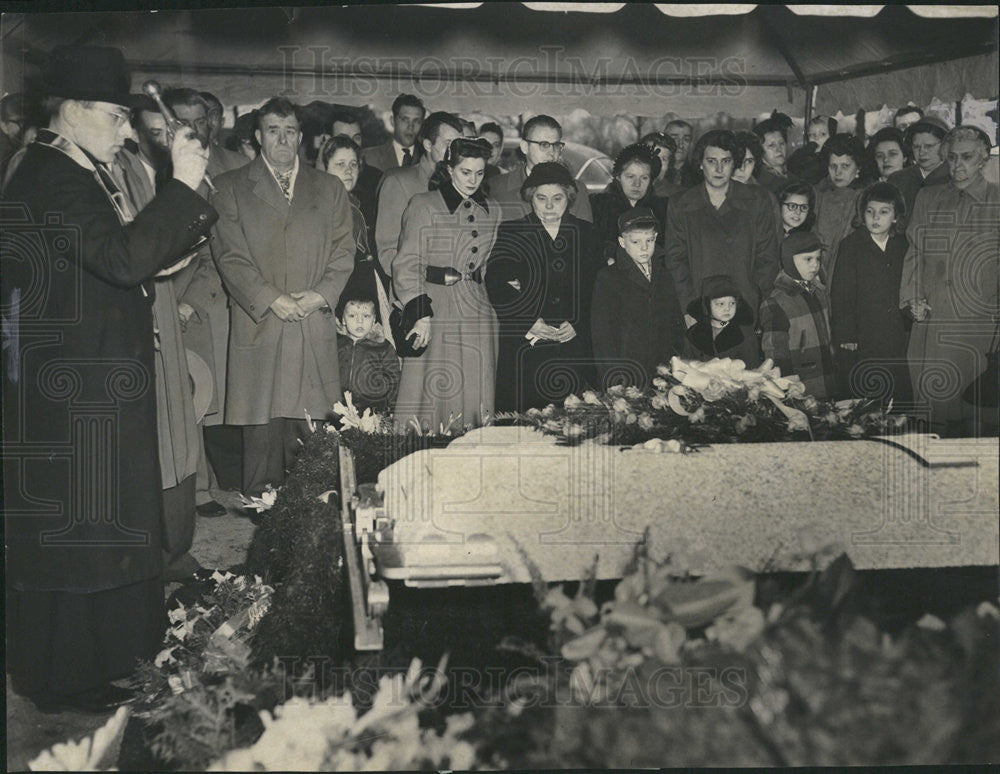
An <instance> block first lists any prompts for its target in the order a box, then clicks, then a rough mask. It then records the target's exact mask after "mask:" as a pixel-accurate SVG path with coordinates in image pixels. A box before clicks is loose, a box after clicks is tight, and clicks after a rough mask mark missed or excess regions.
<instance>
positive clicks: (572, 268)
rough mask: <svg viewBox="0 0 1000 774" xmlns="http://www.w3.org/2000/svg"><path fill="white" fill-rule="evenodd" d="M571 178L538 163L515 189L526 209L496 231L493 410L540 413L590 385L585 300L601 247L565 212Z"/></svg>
mask: <svg viewBox="0 0 1000 774" xmlns="http://www.w3.org/2000/svg"><path fill="white" fill-rule="evenodd" d="M576 192H577V188H576V183H575V182H574V181H573V178H572V177H570V174H569V171H568V170H567V169H566V168H565V167H563V166H562V165H561V164H557V163H554V162H550V163H543V164H536V165H535V166H534V167H533V168H532V170H531V174H530V175H529V176H528V178H527V179H526V180H525V181H524V184H523V185H522V186H521V195H522V198H523V199H524V200H525V201H527V202H528V203H529V204H530V205H531V208H532V212H531V213H530V214H528V215H525V216H524V217H523V218H518V219H516V220H508V221H505V222H503V223H501V224H500V229H499V231H498V232H497V240H496V243H495V244H494V246H493V251H492V252H491V253H490V258H489V261H488V262H487V265H486V279H485V284H486V292H487V293H488V294H489V298H490V303H491V304H492V305H493V308H494V310H495V311H496V314H497V319H498V321H499V325H500V341H499V348H498V351H497V376H496V409H497V411H527V410H528V409H529V408H544V407H545V406H546V405H548V404H549V403H553V402H556V401H560V400H562V399H563V398H564V397H565V396H566V395H568V394H569V393H571V392H573V393H578V392H579V391H580V390H581V389H582V388H583V387H584V386H586V385H588V384H591V383H592V382H593V381H594V373H593V355H592V352H591V346H590V315H589V312H590V298H591V294H592V292H593V286H594V274H595V271H596V264H597V260H598V253H599V247H598V242H597V237H596V234H595V232H594V227H593V226H592V225H591V224H590V223H588V222H587V221H585V220H581V219H579V218H577V217H575V216H573V215H571V214H570V213H569V212H568V211H567V210H568V208H569V207H570V206H571V205H572V203H573V200H574V199H575V197H576Z"/></svg>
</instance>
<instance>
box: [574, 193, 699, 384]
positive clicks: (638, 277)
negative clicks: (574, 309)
mask: <svg viewBox="0 0 1000 774" xmlns="http://www.w3.org/2000/svg"><path fill="white" fill-rule="evenodd" d="M657 232H658V226H657V219H656V216H654V215H653V212H652V211H651V210H650V209H649V208H648V207H635V208H633V209H631V210H628V211H627V212H624V213H622V214H621V215H620V216H619V218H618V233H619V237H618V254H617V256H616V258H615V261H614V263H612V264H610V265H609V266H605V267H604V268H602V269H601V270H600V271H599V272H598V273H597V279H596V281H595V282H594V297H593V303H592V304H591V309H590V328H591V338H592V341H593V347H594V358H595V359H596V361H597V370H598V376H599V378H600V380H601V382H602V386H604V387H608V386H610V385H611V384H620V383H624V384H626V385H634V386H636V387H645V386H647V385H648V384H649V383H650V381H651V380H652V378H653V376H655V375H656V366H657V365H659V364H661V363H663V364H666V363H669V362H670V358H672V357H673V356H674V355H679V354H681V352H682V351H683V348H684V316H683V315H682V314H681V307H680V303H679V302H678V300H677V291H676V289H675V287H674V281H673V277H672V276H671V274H670V271H669V270H668V269H667V267H666V264H665V263H664V260H663V250H662V249H661V248H659V247H658V246H657V244H656V237H657Z"/></svg>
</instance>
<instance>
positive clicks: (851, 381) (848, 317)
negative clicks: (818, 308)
mask: <svg viewBox="0 0 1000 774" xmlns="http://www.w3.org/2000/svg"><path fill="white" fill-rule="evenodd" d="M905 206H906V205H905V204H904V201H903V196H902V194H900V192H899V190H898V189H897V188H896V187H895V186H893V185H892V184H890V183H876V184H875V185H873V186H871V187H870V188H868V189H866V190H865V191H864V192H863V193H862V195H861V199H860V204H859V208H858V209H859V210H860V216H861V220H862V221H863V223H864V225H862V226H860V227H859V228H857V229H856V230H855V231H854V232H853V233H851V234H849V235H848V236H847V237H845V238H844V239H843V240H841V242H840V247H839V250H838V253H837V271H836V273H835V274H834V275H833V285H832V287H831V288H830V329H831V338H832V340H833V349H834V370H835V372H836V376H837V389H838V393H839V397H841V398H861V397H880V398H885V399H888V398H890V397H891V398H893V399H894V400H895V401H896V402H897V403H898V402H900V401H907V400H910V398H911V397H912V388H911V386H910V375H909V369H908V366H907V362H906V347H907V342H908V339H909V336H908V334H907V328H906V318H905V317H904V316H903V311H902V310H901V309H900V308H899V284H900V278H901V276H902V273H903V257H904V256H905V255H906V250H907V247H908V246H909V243H908V241H907V238H906V236H905V235H904V234H903V233H901V231H900V230H899V225H898V224H899V222H900V221H902V220H903V217H904V209H905ZM886 229H888V230H887V231H886ZM880 243H881V244H880Z"/></svg>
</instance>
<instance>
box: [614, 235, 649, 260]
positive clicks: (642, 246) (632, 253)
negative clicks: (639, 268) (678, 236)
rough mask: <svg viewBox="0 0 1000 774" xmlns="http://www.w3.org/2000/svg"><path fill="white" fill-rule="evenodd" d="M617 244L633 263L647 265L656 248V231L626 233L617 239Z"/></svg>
mask: <svg viewBox="0 0 1000 774" xmlns="http://www.w3.org/2000/svg"><path fill="white" fill-rule="evenodd" d="M618 244H620V245H621V246H622V247H623V248H624V249H625V252H626V253H628V257H629V258H631V259H632V260H633V261H638V262H639V263H648V262H649V259H650V258H652V257H653V250H654V249H655V248H656V229H655V228H647V229H642V230H635V231H626V232H625V233H624V234H622V235H621V236H620V237H618Z"/></svg>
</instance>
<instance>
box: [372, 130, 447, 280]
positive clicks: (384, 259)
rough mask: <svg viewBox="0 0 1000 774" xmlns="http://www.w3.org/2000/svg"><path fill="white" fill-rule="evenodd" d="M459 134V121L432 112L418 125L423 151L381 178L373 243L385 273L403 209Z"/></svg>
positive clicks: (393, 252)
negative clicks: (408, 164) (412, 162)
mask: <svg viewBox="0 0 1000 774" xmlns="http://www.w3.org/2000/svg"><path fill="white" fill-rule="evenodd" d="M461 136H462V124H461V123H460V122H459V120H458V116H454V115H452V114H451V113H443V112H437V113H431V114H430V115H429V116H427V120H426V121H425V122H424V125H423V126H422V127H421V129H420V144H421V145H422V146H423V149H424V153H423V155H422V156H421V157H420V162H419V163H417V164H415V165H413V166H412V167H402V168H400V169H390V170H389V171H388V172H386V173H385V176H384V177H383V178H382V185H381V186H379V190H378V218H377V219H376V221H375V247H376V249H377V250H378V261H379V263H380V264H381V265H382V268H383V269H384V270H385V273H386V274H391V273H392V259H393V258H394V257H395V256H396V250H397V248H398V246H399V245H398V242H399V232H400V229H401V228H402V226H403V210H405V209H406V205H407V204H409V203H410V199H412V198H413V197H414V196H415V195H416V194H418V193H426V192H427V184H428V183H429V182H430V179H431V175H433V174H434V166H435V165H436V164H437V163H438V162H439V161H441V160H442V159H444V154H445V151H446V150H448V146H449V145H451V141H452V140H454V139H455V138H456V137H461Z"/></svg>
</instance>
